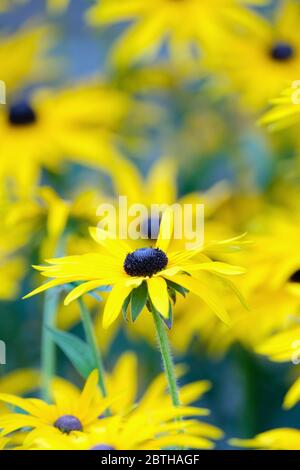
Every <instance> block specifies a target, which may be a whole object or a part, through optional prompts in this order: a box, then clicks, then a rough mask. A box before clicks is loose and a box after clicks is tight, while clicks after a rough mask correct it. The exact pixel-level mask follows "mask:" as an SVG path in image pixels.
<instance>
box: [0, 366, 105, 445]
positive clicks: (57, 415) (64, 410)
mask: <svg viewBox="0 0 300 470" xmlns="http://www.w3.org/2000/svg"><path fill="white" fill-rule="evenodd" d="M53 396H54V404H47V403H46V402H44V401H42V400H39V399H35V398H20V397H18V396H16V395H10V394H7V393H0V400H1V401H2V402H3V403H7V404H9V405H13V406H16V407H18V408H20V409H21V410H23V411H25V412H26V414H24V413H20V412H12V413H7V414H2V415H1V416H0V427H1V428H2V435H4V436H5V435H8V434H10V433H11V432H14V431H17V430H22V429H23V428H30V429H38V430H39V432H40V433H41V432H42V431H43V430H47V428H53V429H54V430H55V432H56V433H58V434H59V433H71V432H72V431H80V432H87V431H88V429H90V427H91V426H92V424H95V423H97V421H98V419H99V416H100V415H102V414H103V413H104V411H105V410H106V409H107V407H108V406H109V401H108V400H107V399H102V398H101V396H100V394H99V390H98V373H97V371H94V372H92V373H91V374H90V376H89V378H88V380H87V381H86V384H85V386H84V388H83V390H82V392H81V394H80V393H79V392H78V391H77V389H76V388H75V387H72V386H71V385H70V386H69V384H67V385H65V384H56V385H55V386H54V388H53Z"/></svg>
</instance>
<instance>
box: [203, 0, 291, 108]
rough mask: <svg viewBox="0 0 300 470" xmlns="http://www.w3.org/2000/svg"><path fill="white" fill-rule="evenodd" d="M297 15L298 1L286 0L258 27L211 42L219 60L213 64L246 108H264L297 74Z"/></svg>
mask: <svg viewBox="0 0 300 470" xmlns="http://www.w3.org/2000/svg"><path fill="white" fill-rule="evenodd" d="M299 19H300V5H299V2H298V1H297V0H286V1H284V2H282V4H281V6H280V7H279V8H278V10H277V11H276V16H275V18H274V20H273V21H267V20H266V22H265V25H264V27H263V28H261V30H260V31H257V32H255V33H253V34H251V33H248V34H245V35H237V36H236V37H235V38H228V40H225V41H223V42H222V43H220V42H216V43H215V44H214V45H213V48H212V50H211V54H210V55H211V60H212V61H216V62H219V63H218V64H217V66H216V68H217V69H218V70H220V72H221V74H223V73H224V72H225V74H226V77H227V79H229V85H228V86H229V89H230V90H232V91H234V92H238V93H239V94H240V96H241V100H242V102H243V104H244V105H245V106H246V107H247V108H250V109H251V110H257V109H261V108H264V107H265V106H267V104H268V102H269V100H270V99H272V98H274V97H275V96H277V95H278V94H279V93H280V92H281V90H282V88H283V87H284V86H286V83H289V82H290V81H291V80H294V79H295V77H296V78H297V77H299V75H300V55H299V47H300V33H299V29H298V24H299ZM225 86H226V85H225Z"/></svg>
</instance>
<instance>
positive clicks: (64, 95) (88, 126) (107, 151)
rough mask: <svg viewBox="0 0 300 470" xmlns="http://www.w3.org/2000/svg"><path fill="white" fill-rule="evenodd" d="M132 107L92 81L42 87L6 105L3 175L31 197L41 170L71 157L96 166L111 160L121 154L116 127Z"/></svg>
mask: <svg viewBox="0 0 300 470" xmlns="http://www.w3.org/2000/svg"><path fill="white" fill-rule="evenodd" d="M129 105H130V101H129V99H128V97H127V96H124V95H123V94H122V93H120V92H118V91H116V90H114V89H112V88H110V87H109V86H107V85H104V84H101V82H97V81H94V82H89V83H79V84H76V85H73V86H70V87H67V88H63V89H61V90H38V91H36V92H34V93H33V94H32V95H31V96H30V97H29V98H26V99H15V100H13V101H11V102H10V103H9V105H8V106H7V107H3V106H2V107H1V108H0V139H1V149H0V179H2V180H8V181H10V182H13V183H14V184H15V185H16V188H17V190H19V192H20V193H21V194H22V195H24V194H25V195H28V193H29V194H30V193H31V192H32V191H33V190H34V188H35V185H36V184H37V182H38V181H39V177H40V171H41V169H42V168H48V169H51V170H54V171H55V170H57V168H58V166H59V164H60V163H61V162H62V161H65V160H68V159H69V160H71V161H75V162H77V163H80V164H82V165H88V166H92V167H96V168H99V167H103V166H104V167H105V166H106V165H107V164H108V162H111V163H112V159H113V158H115V157H117V156H118V155H119V153H118V151H117V149H116V143H117V140H118V138H117V135H116V134H117V127H118V125H119V124H120V122H121V121H122V120H123V119H125V117H126V114H127V112H128V108H129ZM16 155H17V158H18V165H16V164H15V158H16Z"/></svg>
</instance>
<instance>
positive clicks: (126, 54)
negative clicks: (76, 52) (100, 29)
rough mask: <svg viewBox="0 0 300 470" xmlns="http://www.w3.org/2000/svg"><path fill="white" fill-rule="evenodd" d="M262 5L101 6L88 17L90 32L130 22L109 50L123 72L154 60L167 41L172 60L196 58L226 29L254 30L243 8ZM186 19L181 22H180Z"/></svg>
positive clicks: (168, 2)
mask: <svg viewBox="0 0 300 470" xmlns="http://www.w3.org/2000/svg"><path fill="white" fill-rule="evenodd" d="M266 3H268V1H265V0H218V1H217V2H216V1H215V2H210V1H209V0H184V1H174V0H152V1H151V2H145V1H144V0H122V1H119V0H101V1H98V2H97V3H96V4H95V5H94V6H93V7H91V9H90V10H89V11H88V14H87V19H88V22H89V23H90V24H92V25H93V26H98V25H101V26H103V25H107V24H113V23H119V22H123V21H128V20H132V24H131V25H130V26H129V27H128V28H127V30H126V31H125V33H124V34H122V35H121V38H120V40H118V41H117V43H116V45H115V47H114V49H113V60H114V61H115V62H116V63H117V64H118V65H121V66H124V65H125V66H126V65H129V64H131V63H133V62H136V61H137V60H138V59H140V58H141V57H144V56H149V55H150V56H152V55H157V54H158V51H159V50H160V48H161V46H162V45H163V43H164V42H165V40H167V43H168V47H169V50H170V54H171V57H172V58H173V59H174V60H175V61H178V58H180V59H181V60H186V59H187V58H189V59H192V58H193V57H195V46H196V49H197V52H198V55H199V54H201V52H200V50H199V49H200V48H199V46H202V45H206V43H207V42H211V41H219V40H221V39H222V37H223V36H224V35H225V34H229V30H230V28H232V27H233V25H235V27H237V25H238V27H239V28H240V27H246V28H255V29H256V28H257V23H258V22H259V19H258V17H257V16H256V15H255V13H254V11H253V10H252V11H251V10H250V9H247V8H246V6H251V5H252V6H253V5H256V6H257V5H264V4H266ZM183 18H184V21H183V20H182V19H183Z"/></svg>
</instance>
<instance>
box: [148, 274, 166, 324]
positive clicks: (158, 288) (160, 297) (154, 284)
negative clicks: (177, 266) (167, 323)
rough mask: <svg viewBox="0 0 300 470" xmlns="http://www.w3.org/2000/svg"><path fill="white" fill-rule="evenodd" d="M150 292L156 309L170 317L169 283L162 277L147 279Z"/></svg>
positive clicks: (164, 315)
mask: <svg viewBox="0 0 300 470" xmlns="http://www.w3.org/2000/svg"><path fill="white" fill-rule="evenodd" d="M147 285H148V292H149V296H150V299H151V302H152V303H153V305H154V307H155V308H156V310H157V311H158V312H159V313H160V314H161V315H162V316H163V317H164V318H168V317H169V295H168V289H167V283H166V281H165V280H164V279H163V278H162V277H158V276H157V277H151V278H150V279H147Z"/></svg>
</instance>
